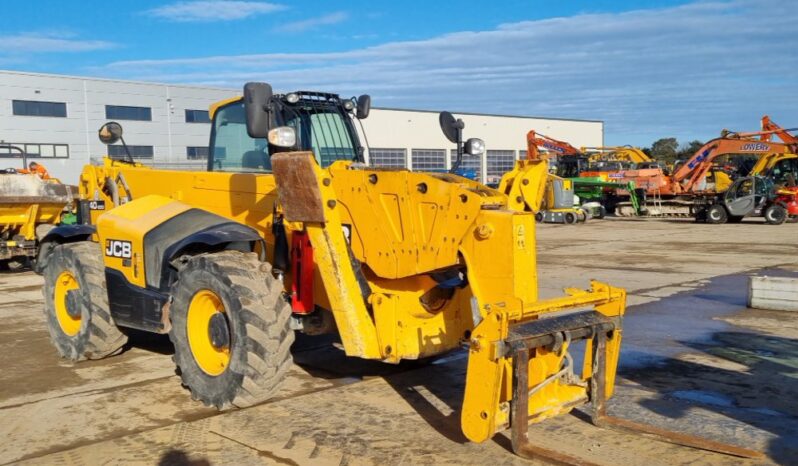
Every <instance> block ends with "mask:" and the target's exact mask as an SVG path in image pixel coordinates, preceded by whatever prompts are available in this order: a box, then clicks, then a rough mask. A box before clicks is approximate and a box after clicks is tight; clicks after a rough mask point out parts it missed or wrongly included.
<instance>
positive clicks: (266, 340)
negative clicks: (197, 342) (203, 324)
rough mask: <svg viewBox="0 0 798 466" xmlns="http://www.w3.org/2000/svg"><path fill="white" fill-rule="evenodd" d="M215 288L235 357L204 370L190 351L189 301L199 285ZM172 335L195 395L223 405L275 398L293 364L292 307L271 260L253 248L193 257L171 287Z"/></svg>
mask: <svg viewBox="0 0 798 466" xmlns="http://www.w3.org/2000/svg"><path fill="white" fill-rule="evenodd" d="M203 289H207V290H210V291H212V292H213V293H215V294H216V295H217V296H218V297H219V298H220V299H221V301H222V303H223V304H224V308H225V315H226V317H227V322H228V328H229V329H230V333H231V335H230V362H229V364H228V365H227V367H226V368H225V370H224V372H222V373H221V374H219V375H216V376H213V375H209V374H207V373H206V372H204V371H203V370H202V369H201V368H200V366H199V365H198V364H197V362H196V360H195V359H194V356H193V354H192V352H191V347H190V346H189V342H188V335H187V333H186V320H187V313H188V306H189V304H190V303H191V299H192V298H193V297H194V295H195V294H196V293H197V291H199V290H203ZM172 297H173V301H172V306H171V310H170V316H171V321H172V328H171V330H170V332H169V338H170V339H171V340H172V343H173V344H174V347H175V355H174V361H175V363H176V364H177V367H178V371H179V373H180V376H181V377H182V380H183V385H185V386H186V387H187V388H188V389H189V390H190V391H191V396H192V398H194V399H196V400H200V401H202V402H203V403H205V404H206V405H208V406H216V407H217V408H218V409H224V408H227V407H230V406H236V407H239V408H243V407H247V406H252V405H254V404H257V403H260V402H263V401H265V400H267V399H268V398H269V397H271V396H272V395H273V394H274V393H275V392H276V391H277V390H278V388H279V386H280V384H281V382H283V380H284V379H285V377H286V374H287V373H288V371H289V369H290V368H291V366H292V365H293V359H292V357H291V352H290V348H291V344H292V343H293V342H294V331H293V330H291V329H290V327H289V320H290V317H291V306H290V305H289V303H288V301H287V300H286V299H285V297H284V293H283V286H282V283H281V282H280V281H279V280H277V279H276V278H274V276H273V275H272V272H271V265H270V264H268V263H263V262H260V261H259V260H258V257H257V255H256V254H254V253H242V252H239V251H221V252H216V253H210V254H201V255H198V256H195V257H192V258H191V259H189V261H188V262H187V263H186V264H185V266H184V267H183V268H181V269H180V272H179V273H178V278H177V281H176V282H175V284H174V285H173V287H172Z"/></svg>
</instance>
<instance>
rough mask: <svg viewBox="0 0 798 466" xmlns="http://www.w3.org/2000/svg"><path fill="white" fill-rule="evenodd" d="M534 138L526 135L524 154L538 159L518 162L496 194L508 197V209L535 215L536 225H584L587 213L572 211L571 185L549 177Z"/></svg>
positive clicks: (505, 175)
mask: <svg viewBox="0 0 798 466" xmlns="http://www.w3.org/2000/svg"><path fill="white" fill-rule="evenodd" d="M535 137H536V133H535V132H534V131H530V132H529V133H527V145H528V146H529V147H528V149H527V153H529V154H538V155H537V156H533V158H527V159H526V160H517V161H516V162H515V165H514V166H513V169H512V170H510V171H509V172H507V173H505V174H504V175H503V176H502V179H501V181H500V182H499V186H498V190H499V192H501V193H503V194H504V195H506V196H507V199H508V206H509V207H510V208H512V209H515V210H518V211H521V212H524V211H526V212H532V213H534V214H535V220H536V221H537V222H538V223H566V224H574V223H578V222H584V221H585V220H587V212H586V211H585V210H584V209H581V208H577V207H574V187H573V181H572V180H570V179H567V178H562V177H560V176H557V175H555V174H553V173H549V161H548V158H547V157H546V156H544V155H540V152H538V151H537V150H536V147H534V146H535V145H536V144H537V143H538V142H537V140H536V139H535ZM533 148H534V149H535V150H533Z"/></svg>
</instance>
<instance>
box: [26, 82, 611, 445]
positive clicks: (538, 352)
mask: <svg viewBox="0 0 798 466" xmlns="http://www.w3.org/2000/svg"><path fill="white" fill-rule="evenodd" d="M369 106H370V99H369V97H368V96H361V97H360V98H358V99H357V100H356V101H354V100H349V99H341V98H339V97H338V96H337V95H335V94H327V93H317V92H314V93H309V92H299V93H290V94H277V95H275V94H273V93H272V91H271V87H270V86H269V85H267V84H264V83H249V84H247V85H246V86H245V88H244V97H243V98H234V99H229V100H227V101H224V102H222V103H220V104H218V105H216V106H214V107H212V108H211V116H212V133H211V141H210V148H211V150H210V157H209V161H208V171H205V172H186V171H177V172H175V171H163V170H153V169H149V168H146V167H142V166H140V165H138V164H134V163H132V161H131V160H128V161H120V160H108V159H107V160H106V161H105V164H104V165H103V166H87V167H86V168H85V169H84V171H83V173H82V175H81V178H80V195H81V202H87V203H91V205H92V206H93V208H92V209H89V210H83V214H84V215H81V218H80V222H79V224H78V225H73V226H62V227H58V228H56V229H54V230H53V231H52V232H50V234H49V235H48V236H47V237H46V238H45V239H44V240H43V245H42V248H41V253H40V256H39V262H38V263H39V265H40V267H41V271H42V273H43V275H44V277H45V286H44V295H45V304H46V313H45V314H46V316H47V319H48V325H49V330H50V335H51V340H52V342H53V344H54V345H55V346H56V348H57V350H58V351H59V353H60V354H61V355H62V356H63V357H66V358H69V359H72V360H79V359H84V358H99V357H104V356H107V355H110V354H114V353H115V352H116V351H117V350H118V349H119V348H120V347H121V345H122V344H124V342H125V339H126V337H125V334H124V333H122V332H121V331H120V330H119V327H130V328H137V329H140V330H144V331H148V332H155V333H166V334H168V335H169V337H170V339H171V340H172V342H173V344H174V347H175V355H174V360H175V362H176V364H177V365H178V367H179V369H180V371H179V372H180V374H181V377H182V380H183V383H184V385H186V386H187V387H188V388H189V389H190V390H191V392H192V395H193V396H194V397H195V398H196V399H199V400H201V401H202V402H204V403H206V404H209V405H215V406H217V407H219V408H224V407H228V406H238V407H244V406H250V405H253V404H255V403H258V402H261V401H263V400H265V399H267V398H269V397H270V396H271V395H272V394H273V393H274V392H275V391H276V390H277V389H278V388H279V386H280V383H281V382H282V380H283V379H284V378H285V376H286V373H287V371H288V369H289V368H290V366H291V362H292V360H291V354H290V352H289V348H290V346H291V343H292V342H293V339H294V332H295V331H300V332H304V333H307V334H311V335H316V334H321V333H330V332H336V333H338V335H339V336H340V339H341V342H342V344H343V348H344V350H345V352H346V354H347V355H349V356H355V357H361V358H367V359H376V360H382V361H385V362H389V363H396V362H399V361H401V360H403V359H418V358H424V357H429V356H434V355H439V354H442V353H445V352H447V351H451V350H454V349H457V348H461V347H462V346H465V347H467V348H468V371H467V375H466V384H465V394H464V402H463V407H462V414H461V424H462V429H463V432H464V433H465V435H466V437H467V438H468V439H470V440H472V441H475V442H482V441H485V440H488V439H490V438H491V437H492V436H493V435H494V434H496V433H497V432H499V431H501V430H503V429H506V428H508V427H511V428H512V438H513V447H514V449H515V451H516V452H518V453H520V454H523V455H527V456H535V455H542V456H548V453H550V452H549V451H548V450H547V449H545V448H542V447H536V446H533V445H531V444H530V443H529V442H528V439H527V437H526V430H527V426H528V423H529V422H536V421H541V420H543V419H546V418H549V417H552V416H556V415H558V414H562V413H566V412H568V411H570V410H571V409H573V408H574V407H576V406H579V405H583V404H585V403H588V402H590V403H591V404H592V405H593V407H594V410H593V412H594V421H595V422H597V423H598V422H605V420H607V419H610V418H609V417H607V416H605V411H604V403H605V401H606V400H607V399H608V398H609V397H610V396H611V395H612V393H613V389H614V381H615V372H616V367H617V363H618V355H619V352H620V345H621V334H622V316H623V313H624V309H625V301H626V299H625V292H624V290H622V289H619V288H614V287H611V286H609V285H606V284H603V283H597V282H593V283H592V285H591V288H590V289H589V290H587V291H585V290H576V289H567V290H566V296H564V297H560V298H555V299H547V300H541V299H539V297H538V290H537V275H538V270H537V267H536V241H535V220H534V214H533V213H531V212H528V211H525V210H524V209H519V208H517V202H521V201H517V200H515V199H514V198H512V196H508V194H507V193H505V192H500V191H497V190H494V189H491V188H489V187H487V186H484V185H482V184H479V183H477V182H475V181H472V180H469V179H466V178H463V177H460V176H457V175H455V174H452V173H418V172H411V171H408V170H405V169H385V168H370V167H368V166H366V165H365V164H364V163H363V156H362V153H363V152H362V149H361V147H360V143H359V139H358V134H357V132H356V131H355V129H354V123H355V122H356V120H357V119H363V118H366V117H367V116H368V113H369ZM441 125H442V128H443V130H444V132H445V133H446V134H447V137H448V136H452V137H451V139H452V140H454V141H456V144H457V149H458V163H459V161H460V159H461V157H462V154H463V153H469V154H476V153H478V152H479V150H480V148H481V147H484V146H483V145H482V144H481V141H479V140H476V139H470V140H468V141H466V142H465V143H463V142H462V129H463V126H464V125H463V124H462V121H459V120H455V119H454V118H453V117H451V118H443V115H442V118H441ZM121 133H122V131H121V127H120V126H119V125H118V124H116V123H108V124H106V125H105V126H104V127H103V128H102V129H101V131H100V137H101V139H102V140H103V142H104V143H106V144H112V143H114V142H116V141H117V140H121ZM122 142H123V143H124V141H122ZM546 178H547V174H546V170H545V169H541V168H540V165H539V164H538V165H535V164H524V165H522V166H521V167H519V169H518V171H517V179H516V180H515V181H513V182H512V183H509V182H508V183H507V184H508V185H509V184H512V186H513V187H525V186H530V187H537V188H535V189H540V188H539V186H540V185H542V184H544V183H545V181H544V180H545V179H546ZM524 180H527V181H526V182H525V181H524ZM542 317H545V318H542ZM578 345H581V346H582V349H583V350H584V360H583V361H582V362H581V363H578V362H576V361H574V360H573V356H572V351H571V350H572V349H573V348H574V347H575V346H578Z"/></svg>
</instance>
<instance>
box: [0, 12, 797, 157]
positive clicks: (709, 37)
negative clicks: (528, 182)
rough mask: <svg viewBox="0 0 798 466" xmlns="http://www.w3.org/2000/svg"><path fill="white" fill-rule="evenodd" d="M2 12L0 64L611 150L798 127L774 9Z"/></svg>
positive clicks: (792, 68)
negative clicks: (546, 121)
mask: <svg viewBox="0 0 798 466" xmlns="http://www.w3.org/2000/svg"><path fill="white" fill-rule="evenodd" d="M0 1H3V16H4V27H3V30H2V32H0V69H12V70H25V71H38V72H47V73H64V74H72V75H86V76H99V77H111V78H123V79H135V80H146V81H156V82H174V83H189V84H206V85H213V86H222V87H230V88H236V89H239V88H240V86H241V85H242V83H244V82H246V81H251V80H263V81H269V82H271V83H272V84H273V85H274V86H275V87H276V88H277V89H280V90H290V89H298V88H302V89H320V90H329V91H334V92H339V93H341V94H344V95H355V94H361V93H370V94H371V95H372V97H373V101H374V104H375V105H377V106H383V107H406V108H423V109H432V110H441V109H450V110H453V111H468V112H486V113H506V114H515V115H537V116H552V117H563V118H587V119H600V120H604V121H605V123H606V126H605V131H606V142H608V143H610V144H637V145H648V144H650V143H651V142H652V141H653V140H654V139H657V138H659V137H666V136H675V137H678V138H679V140H680V141H687V140H689V139H696V138H697V139H708V138H711V137H714V136H716V135H717V134H718V133H719V132H720V130H721V129H722V128H730V129H734V130H755V129H756V127H757V124H758V121H759V118H760V117H761V116H762V115H763V114H765V113H768V114H770V115H771V117H772V118H773V119H774V120H775V121H777V122H779V123H781V124H782V125H783V126H789V127H792V126H798V117H796V116H795V111H794V109H795V108H796V107H798V105H796V104H798V92H796V91H797V90H798V73H797V72H796V70H798V53H796V52H795V51H796V50H797V49H798V47H796V46H798V37H796V34H794V33H793V32H792V31H794V25H795V24H798V12H796V9H795V8H791V7H789V6H786V4H787V3H789V2H785V1H776V0H761V1H760V0H730V1H726V0H716V1H698V2H686V1H664V0H663V1H642V2H628V1H608V0H594V1H562V2H553V1H509V0H508V1H494V2H487V1H484V0H481V1H477V0H471V1H462V2H443V1H430V0H428V1H425V2H421V1H403V2H379V1H363V0H356V1H350V2H330V1H326V2H325V1H301V2H287V1H280V0H274V1H270V2H262V1H244V0H241V1H239V0H202V1H171V2H170V1H164V2H156V1H125V2H122V1H120V2H99V1H93V0H85V1H78V0H72V1H70V0H61V1H55V0H45V1H34V0H30V1H25V2H19V1H10V0H0ZM42 12H46V14H42ZM519 137H523V136H519Z"/></svg>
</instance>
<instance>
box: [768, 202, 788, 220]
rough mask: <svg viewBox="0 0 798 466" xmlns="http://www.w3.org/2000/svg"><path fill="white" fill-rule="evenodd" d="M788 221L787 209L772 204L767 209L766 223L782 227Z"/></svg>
mask: <svg viewBox="0 0 798 466" xmlns="http://www.w3.org/2000/svg"><path fill="white" fill-rule="evenodd" d="M785 220H787V209H785V208H784V207H782V206H780V205H778V204H772V205H770V206H768V207H767V209H765V221H766V222H767V223H768V224H770V225H781V224H782V223H784V221H785Z"/></svg>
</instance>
